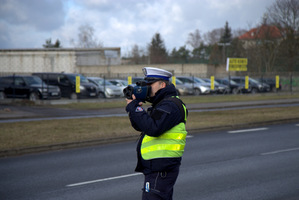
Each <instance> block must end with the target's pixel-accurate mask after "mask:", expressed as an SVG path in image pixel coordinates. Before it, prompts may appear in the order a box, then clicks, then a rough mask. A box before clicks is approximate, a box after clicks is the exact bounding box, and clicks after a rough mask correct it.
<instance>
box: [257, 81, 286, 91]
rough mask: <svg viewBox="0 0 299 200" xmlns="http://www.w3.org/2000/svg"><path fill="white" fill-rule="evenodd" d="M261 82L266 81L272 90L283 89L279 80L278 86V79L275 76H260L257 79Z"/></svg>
mask: <svg viewBox="0 0 299 200" xmlns="http://www.w3.org/2000/svg"><path fill="white" fill-rule="evenodd" d="M257 80H258V81H260V82H261V83H266V84H268V85H269V86H270V91H272V92H273V91H278V90H281V83H280V82H279V87H278V88H276V80H275V78H259V79H257Z"/></svg>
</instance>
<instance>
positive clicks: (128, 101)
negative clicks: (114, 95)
mask: <svg viewBox="0 0 299 200" xmlns="http://www.w3.org/2000/svg"><path fill="white" fill-rule="evenodd" d="M135 99H136V97H135V95H134V94H132V99H126V101H127V105H128V104H129V103H131V102H132V101H133V100H135Z"/></svg>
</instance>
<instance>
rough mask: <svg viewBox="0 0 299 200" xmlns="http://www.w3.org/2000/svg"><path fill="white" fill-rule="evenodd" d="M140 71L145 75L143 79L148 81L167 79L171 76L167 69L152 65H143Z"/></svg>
mask: <svg viewBox="0 0 299 200" xmlns="http://www.w3.org/2000/svg"><path fill="white" fill-rule="evenodd" d="M142 71H143V73H144V75H145V78H144V80H146V81H147V82H148V83H153V82H155V81H158V80H165V81H169V78H171V76H172V73H170V72H169V71H166V70H164V69H159V68H154V67H145V68H143V69H142Z"/></svg>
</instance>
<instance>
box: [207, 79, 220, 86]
mask: <svg viewBox="0 0 299 200" xmlns="http://www.w3.org/2000/svg"><path fill="white" fill-rule="evenodd" d="M205 81H206V82H207V83H211V79H208V78H207V79H205ZM214 83H215V84H218V85H219V82H217V81H215V80H214Z"/></svg>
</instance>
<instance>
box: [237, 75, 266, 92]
mask: <svg viewBox="0 0 299 200" xmlns="http://www.w3.org/2000/svg"><path fill="white" fill-rule="evenodd" d="M231 79H232V80H233V81H235V82H237V83H239V84H244V85H245V77H231ZM248 80H249V86H250V87H251V93H253V94H255V93H257V92H269V91H270V86H269V85H268V84H266V83H261V82H259V81H257V80H255V79H253V78H250V77H249V79H248Z"/></svg>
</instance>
